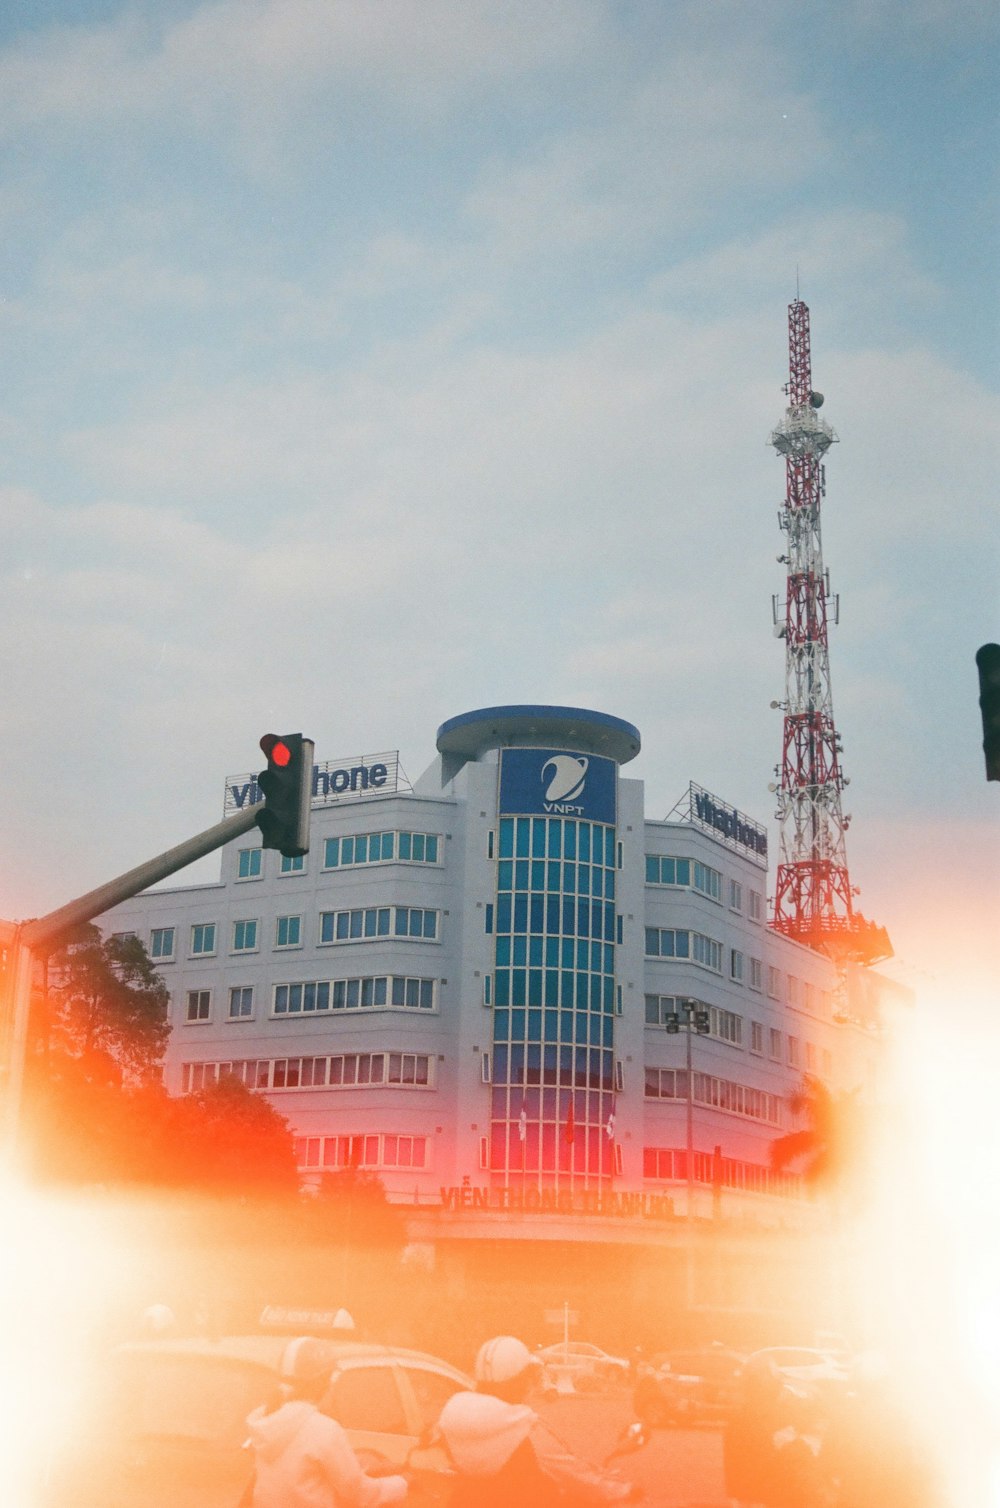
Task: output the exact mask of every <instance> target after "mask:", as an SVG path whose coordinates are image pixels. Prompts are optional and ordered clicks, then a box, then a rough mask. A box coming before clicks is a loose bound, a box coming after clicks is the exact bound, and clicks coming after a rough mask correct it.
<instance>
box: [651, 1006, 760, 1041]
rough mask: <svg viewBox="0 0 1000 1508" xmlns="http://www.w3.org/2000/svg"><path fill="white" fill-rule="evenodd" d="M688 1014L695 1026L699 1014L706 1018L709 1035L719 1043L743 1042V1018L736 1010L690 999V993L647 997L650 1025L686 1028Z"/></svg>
mask: <svg viewBox="0 0 1000 1508" xmlns="http://www.w3.org/2000/svg"><path fill="white" fill-rule="evenodd" d="M689 1015H690V1017H691V1020H692V1024H693V1025H695V1026H697V1024H698V1023H697V1022H696V1021H695V1017H696V1016H698V1015H700V1016H701V1017H702V1018H703V1019H704V1021H705V1024H706V1025H707V1027H708V1032H707V1035H708V1036H711V1037H716V1038H717V1039H718V1040H719V1041H720V1042H731V1043H732V1044H733V1045H734V1046H735V1047H739V1046H741V1045H742V1042H743V1017H742V1016H738V1015H737V1014H736V1012H735V1011H726V1010H723V1009H722V1007H721V1006H717V1005H708V1004H707V1003H706V1002H705V1001H703V1000H691V999H690V998H689V997H688V996H687V995H647V996H646V1025H647V1026H662V1027H665V1028H666V1029H667V1030H676V1029H677V1027H681V1028H685V1027H686V1023H687V1020H688V1016H689Z"/></svg>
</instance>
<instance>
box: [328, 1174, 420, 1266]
mask: <svg viewBox="0 0 1000 1508" xmlns="http://www.w3.org/2000/svg"><path fill="white" fill-rule="evenodd" d="M316 1208H317V1211H318V1212H319V1214H320V1216H321V1218H323V1219H325V1220H329V1222H330V1225H331V1227H332V1229H333V1230H334V1231H336V1233H337V1236H338V1239H339V1240H340V1241H342V1242H344V1243H345V1244H348V1245H351V1246H356V1247H367V1248H378V1249H381V1250H383V1251H389V1252H394V1253H398V1252H399V1251H401V1250H402V1248H403V1246H404V1245H405V1243H406V1224H405V1220H404V1218H403V1216H402V1213H401V1211H400V1210H399V1209H397V1207H396V1206H395V1205H393V1204H390V1203H389V1198H388V1195H387V1194H386V1191H385V1184H384V1183H383V1182H382V1180H381V1178H379V1176H378V1174H377V1173H373V1172H371V1171H370V1170H369V1169H367V1168H357V1167H347V1168H340V1169H338V1170H337V1172H335V1173H324V1175H323V1178H322V1181H321V1183H320V1188H319V1194H318V1195H317V1205H316Z"/></svg>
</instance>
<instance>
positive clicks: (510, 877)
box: [438, 707, 639, 1189]
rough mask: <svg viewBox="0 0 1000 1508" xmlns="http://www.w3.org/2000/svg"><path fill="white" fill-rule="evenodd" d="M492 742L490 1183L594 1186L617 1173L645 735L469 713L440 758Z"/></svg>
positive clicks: (538, 712)
mask: <svg viewBox="0 0 1000 1508" xmlns="http://www.w3.org/2000/svg"><path fill="white" fill-rule="evenodd" d="M487 726H488V729H489V731H488V732H487ZM463 740H464V742H465V745H466V747H465V748H463V747H462V743H463ZM490 747H491V748H499V751H500V754H499V762H498V791H497V832H496V841H495V847H494V853H493V859H494V863H495V878H496V894H495V902H494V908H493V917H494V944H493V977H492V989H491V999H492V1006H493V1044H492V1072H491V1080H492V1085H491V1091H490V1094H491V1104H490V1138H489V1166H490V1174H491V1177H492V1179H493V1180H494V1181H495V1182H496V1183H498V1184H501V1185H506V1184H514V1185H516V1184H519V1183H524V1184H526V1185H532V1186H536V1187H548V1188H553V1187H558V1188H585V1189H597V1188H600V1187H601V1186H602V1184H606V1183H607V1181H608V1180H609V1179H610V1178H611V1177H612V1176H613V1174H614V1168H615V1143H614V1112H615V1093H616V1082H615V1075H616V1067H615V1016H616V997H617V990H616V975H615V956H616V947H617V944H618V941H619V936H618V933H619V926H620V923H619V918H618V913H617V910H616V880H617V874H618V862H619V860H618V838H617V807H618V800H617V797H618V766H619V764H620V763H623V762H624V761H625V760H627V759H631V758H633V757H634V755H635V754H636V753H637V752H638V749H639V734H638V732H637V731H636V729H635V728H633V727H632V726H631V724H629V723H624V722H622V721H620V720H619V719H618V718H612V717H608V716H607V715H606V714H602V713H597V712H584V711H582V710H580V709H577V708H559V707H531V708H528V707H519V708H492V709H487V711H485V712H482V713H470V714H467V715H466V717H465V718H456V719H453V720H452V722H451V723H446V724H445V725H444V727H443V728H442V729H441V730H440V732H439V735H438V748H439V749H440V750H441V751H442V753H443V754H444V755H445V757H448V756H449V755H451V756H452V757H455V758H461V757H462V755H464V757H465V758H469V757H475V753H480V752H482V751H483V750H484V749H485V748H490ZM473 750H475V753H474V752H473Z"/></svg>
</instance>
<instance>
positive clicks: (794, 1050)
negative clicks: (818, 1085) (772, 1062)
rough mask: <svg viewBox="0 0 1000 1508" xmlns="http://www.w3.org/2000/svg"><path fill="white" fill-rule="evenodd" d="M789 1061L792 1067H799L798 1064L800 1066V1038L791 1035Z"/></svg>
mask: <svg viewBox="0 0 1000 1508" xmlns="http://www.w3.org/2000/svg"><path fill="white" fill-rule="evenodd" d="M788 1062H789V1066H790V1067H792V1068H798V1066H799V1039H798V1037H789V1039H788Z"/></svg>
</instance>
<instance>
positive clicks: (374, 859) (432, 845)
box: [323, 832, 441, 869]
mask: <svg viewBox="0 0 1000 1508" xmlns="http://www.w3.org/2000/svg"><path fill="white" fill-rule="evenodd" d="M440 841H441V835H440V833H413V832H381V833H351V834H349V835H347V836H346V837H343V838H327V840H326V843H325V844H324V848H323V868H324V869H347V868H353V867H355V866H356V865H358V864H388V863H390V862H391V861H392V860H394V859H398V860H399V861H400V862H401V863H403V864H436V863H437V862H438V855H439V853H440Z"/></svg>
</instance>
